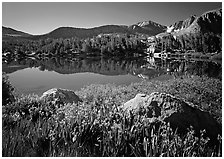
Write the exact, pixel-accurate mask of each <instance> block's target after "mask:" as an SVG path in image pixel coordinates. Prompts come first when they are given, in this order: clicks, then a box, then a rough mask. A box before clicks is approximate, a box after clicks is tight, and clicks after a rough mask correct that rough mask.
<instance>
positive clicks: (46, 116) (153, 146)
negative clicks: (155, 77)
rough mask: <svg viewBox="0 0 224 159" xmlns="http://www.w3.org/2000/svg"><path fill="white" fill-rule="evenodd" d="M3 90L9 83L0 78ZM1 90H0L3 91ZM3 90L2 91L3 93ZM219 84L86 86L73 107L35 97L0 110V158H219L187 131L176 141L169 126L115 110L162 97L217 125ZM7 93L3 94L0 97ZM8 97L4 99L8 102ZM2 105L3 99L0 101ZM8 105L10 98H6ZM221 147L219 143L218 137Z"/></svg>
mask: <svg viewBox="0 0 224 159" xmlns="http://www.w3.org/2000/svg"><path fill="white" fill-rule="evenodd" d="M3 77H4V78H3V79H4V80H3V85H4V83H7V84H9V85H10V83H9V82H8V80H7V77H6V76H5V75H4V74H3ZM7 84H5V86H7ZM5 86H3V87H5ZM221 87H222V82H221V81H220V80H218V79H210V78H207V77H198V76H191V77H187V76H185V77H181V78H177V79H172V80H170V81H165V82H159V81H151V82H146V81H145V82H141V83H134V84H131V85H129V86H115V85H111V84H107V85H90V86H87V87H85V88H83V89H81V90H80V91H77V92H76V94H77V95H78V96H79V97H80V98H81V99H82V100H83V102H82V103H77V104H65V105H63V104H61V105H55V104H54V103H52V102H47V101H41V100H40V99H39V97H38V96H36V95H29V96H23V97H16V98H15V99H14V98H13V100H7V101H6V103H7V104H5V105H3V106H2V113H3V114H2V124H3V127H2V129H3V130H2V140H3V141H2V154H3V156H92V157H94V156H105V157H107V156H110V157H112V156H164V157H165V156H170V157H171V156H221V148H220V147H216V148H214V147H209V146H208V141H209V139H208V138H205V137H203V131H202V132H201V136H199V137H196V136H194V130H193V128H189V132H188V133H187V134H186V135H185V136H179V135H178V133H177V132H176V130H172V129H171V127H170V125H169V124H166V123H163V124H162V125H160V126H159V128H156V127H155V126H153V125H150V124H149V123H147V119H146V118H145V117H144V116H135V117H134V118H132V117H126V116H125V115H124V113H123V112H122V110H121V109H120V106H121V105H122V104H123V103H124V102H126V101H128V100H129V99H131V98H133V97H134V96H135V95H136V94H137V93H146V94H150V93H152V92H154V91H157V92H165V93H169V94H172V95H174V96H177V97H179V98H182V99H184V100H186V101H189V102H192V103H194V104H195V105H197V106H198V107H199V108H201V109H203V110H206V111H209V112H210V113H211V114H212V115H213V116H214V117H215V119H216V120H217V121H218V122H219V123H220V124H221V122H222V120H221V110H222V91H221V90H222V88H221ZM7 88H10V89H4V88H3V90H5V92H3V96H4V95H5V94H7V92H8V91H12V89H11V87H8V86H7ZM11 94H12V93H11V92H10V93H9V95H10V96H11ZM3 99H4V98H3ZM11 99H12V98H11ZM219 139H220V140H219V141H220V145H221V137H219Z"/></svg>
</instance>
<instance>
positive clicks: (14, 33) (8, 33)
mask: <svg viewBox="0 0 224 159" xmlns="http://www.w3.org/2000/svg"><path fill="white" fill-rule="evenodd" d="M2 36H4V37H29V36H32V35H31V34H28V33H25V32H22V31H18V30H15V29H12V28H7V27H4V26H3V27H2Z"/></svg>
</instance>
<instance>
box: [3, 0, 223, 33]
mask: <svg viewBox="0 0 224 159" xmlns="http://www.w3.org/2000/svg"><path fill="white" fill-rule="evenodd" d="M221 7H222V3H221V2H57V3H56V2H3V3H2V25H3V26H5V27H11V28H14V29H16V30H20V31H24V32H26V33H30V34H33V35H38V34H45V33H48V32H50V31H53V30H54V29H56V28H58V27H62V26H64V27H68V26H69V27H77V28H92V27H97V26H102V25H110V24H114V25H132V24H135V23H138V22H142V21H147V20H151V21H154V22H157V23H159V24H162V25H166V26H169V25H171V24H173V23H174V22H176V21H179V20H185V19H186V18H188V17H189V16H191V15H197V16H200V15H201V14H202V13H204V12H206V11H209V10H213V9H217V8H221Z"/></svg>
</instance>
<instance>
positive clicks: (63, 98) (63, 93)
mask: <svg viewBox="0 0 224 159" xmlns="http://www.w3.org/2000/svg"><path fill="white" fill-rule="evenodd" d="M40 99H41V100H46V101H52V102H59V103H77V102H79V101H81V99H80V98H79V97H78V96H77V95H76V94H75V93H74V92H73V91H72V90H67V89H61V88H52V89H50V90H48V91H46V92H44V93H43V95H42V96H41V97H40Z"/></svg>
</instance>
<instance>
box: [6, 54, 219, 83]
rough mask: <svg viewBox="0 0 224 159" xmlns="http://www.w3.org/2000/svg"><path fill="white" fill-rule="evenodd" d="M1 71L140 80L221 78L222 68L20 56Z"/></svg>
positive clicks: (200, 63) (180, 62)
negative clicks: (166, 76) (186, 76)
mask: <svg viewBox="0 0 224 159" xmlns="http://www.w3.org/2000/svg"><path fill="white" fill-rule="evenodd" d="M2 66H3V71H4V72H6V73H13V72H15V71H17V70H20V69H24V68H28V67H36V68H39V70H41V71H44V70H48V71H55V72H57V73H59V74H74V73H82V72H91V73H97V74H102V75H108V76H116V75H126V74H132V75H136V76H138V77H139V78H143V79H152V78H155V77H158V76H161V75H164V74H166V73H167V70H169V73H172V72H173V73H174V74H180V75H181V74H183V73H188V74H195V75H207V76H209V77H215V78H219V79H221V75H222V67H221V65H220V64H219V63H214V62H210V61H186V60H161V59H154V58H147V59H145V58H134V59H112V58H110V59H106V58H101V57H98V58H85V59H70V60H69V59H64V58H49V59H43V60H35V59H29V58H27V59H23V60H18V61H12V62H11V63H10V64H9V65H6V64H3V65H2Z"/></svg>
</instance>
